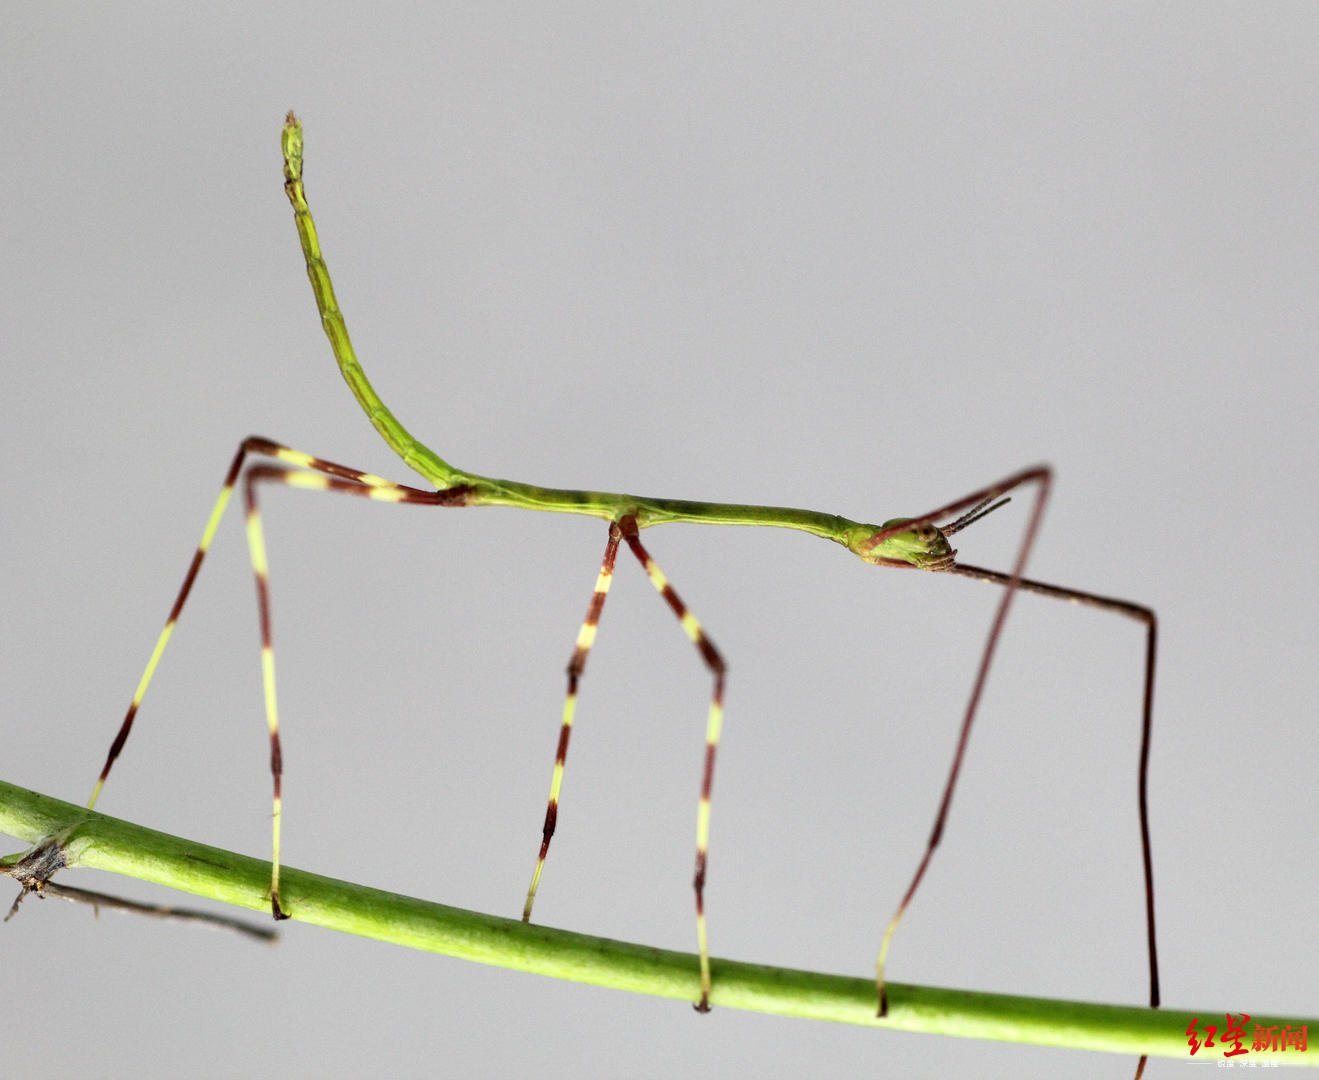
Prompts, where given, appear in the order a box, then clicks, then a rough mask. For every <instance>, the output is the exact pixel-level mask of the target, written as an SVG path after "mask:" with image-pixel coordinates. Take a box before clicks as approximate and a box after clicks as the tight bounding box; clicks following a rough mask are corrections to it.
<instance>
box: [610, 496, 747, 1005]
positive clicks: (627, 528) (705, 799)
mask: <svg viewBox="0 0 1319 1080" xmlns="http://www.w3.org/2000/svg"><path fill="white" fill-rule="evenodd" d="M620 525H621V527H622V532H623V539H624V540H626V541H627V545H628V547H630V548H631V549H632V554H633V555H635V556H636V557H637V560H638V561H639V562H640V563H641V565H642V566H643V567H645V569H646V576H647V577H648V578H650V583H651V584H652V585H654V586H655V588H656V590H658V592H659V594H660V595H661V596H662V597H664V600H665V602H666V603H667V604H668V605H669V607H671V608H672V609H673V613H674V614H675V615H676V616H678V620H679V621H680V622H681V623H682V628H683V629H684V630H685V631H687V636H688V637H689V638H691V641H692V644H693V645H695V646H696V651H697V652H699V653H700V654H701V659H702V660H703V661H704V662H705V666H706V667H708V668H709V669H710V674H711V675H713V676H714V690H713V692H712V693H711V695H710V716H709V720H708V721H707V723H706V730H705V766H704V769H703V770H702V773H701V802H700V806H699V808H698V809H697V814H696V876H695V878H694V879H693V881H692V885H693V887H694V888H695V890H696V941H697V945H698V948H699V951H700V954H701V1000H700V1001H699V1002H697V1003H696V1006H695V1007H696V1011H697V1012H709V1011H710V950H709V948H708V947H707V944H706V933H705V863H706V853H707V852H708V850H709V846H710V789H711V787H712V786H713V785H714V758H715V752H716V751H717V750H718V748H719V731H720V729H721V728H722V727H723V719H724V671H725V670H726V669H725V665H724V658H723V657H722V656H721V655H720V653H719V650H718V649H716V648H715V646H714V642H713V641H711V640H710V638H709V637H708V636H707V635H706V633H705V631H704V630H702V629H701V624H700V622H699V621H698V620H697V618H696V616H695V615H693V614H692V613H691V612H690V611H688V610H687V606H686V605H685V604H684V603H683V602H682V600H680V599H679V598H678V594H677V593H676V592H674V591H673V586H672V585H670V584H669V579H668V578H666V577H665V576H664V573H663V572H662V571H661V570H660V568H659V567H658V566H656V565H655V560H654V559H652V558H651V557H650V555H649V553H648V552H647V551H646V549H645V548H644V547H642V546H641V540H640V539H639V538H638V536H637V523H636V519H635V518H631V517H626V518H624V519H623V520H622V522H620Z"/></svg>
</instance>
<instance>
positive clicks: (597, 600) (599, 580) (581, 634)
mask: <svg viewBox="0 0 1319 1080" xmlns="http://www.w3.org/2000/svg"><path fill="white" fill-rule="evenodd" d="M622 537H623V534H622V532H621V531H620V530H619V527H618V526H617V525H616V524H613V523H611V524H610V526H609V543H608V544H606V545H605V557H604V559H603V560H601V562H600V573H599V574H598V575H597V576H596V579H595V592H593V593H592V594H591V606H590V607H588V608H587V609H586V618H585V619H583V620H582V627H581V629H580V630H578V631H577V644H576V645H575V646H574V648H573V651H572V658H571V659H570V660H569V661H568V692H567V693H566V694H565V695H564V699H563V722H562V723H561V724H560V725H559V745H558V748H557V749H556V750H555V753H554V775H553V777H552V778H551V779H550V799H549V803H548V805H547V806H546V807H545V826H544V828H543V829H542V831H541V841H540V854H539V855H538V856H537V858H536V869H535V870H534V871H533V872H532V875H531V885H530V886H529V887H528V889H527V900H526V903H525V904H523V906H522V921H523V922H530V921H531V908H532V905H533V904H534V903H535V902H536V890H537V888H539V887H540V875H541V873H542V871H544V869H545V856H546V855H547V854H548V853H549V850H550V839H551V838H552V837H553V836H554V826H555V824H556V823H557V822H558V818H559V790H560V789H561V788H562V787H563V766H564V763H565V762H566V761H567V760H568V738H569V736H571V734H572V721H573V713H574V712H575V711H576V709H577V683H578V681H579V680H580V679H581V677H582V672H584V671H585V670H586V658H587V657H588V656H590V655H591V646H592V645H593V644H595V634H596V629H597V628H598V627H599V625H600V614H601V612H603V611H604V609H605V597H607V596H608V595H609V585H610V583H611V582H612V581H613V580H614V561H615V560H616V559H617V557H618V544H619V541H620V540H621V539H622Z"/></svg>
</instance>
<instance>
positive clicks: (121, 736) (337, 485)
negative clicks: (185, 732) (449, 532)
mask: <svg viewBox="0 0 1319 1080" xmlns="http://www.w3.org/2000/svg"><path fill="white" fill-rule="evenodd" d="M249 454H261V455H264V456H267V457H272V458H275V459H277V460H278V461H282V462H285V463H286V464H285V465H282V466H278V465H257V466H254V467H253V468H251V469H249V470H248V472H247V474H246V483H245V489H244V490H245V496H246V500H247V523H248V524H247V534H248V543H249V547H250V550H251V556H252V568H253V571H254V573H255V574H256V579H257V598H258V604H259V606H260V612H261V649H262V673H263V680H264V686H265V696H266V720H267V725H268V727H269V730H270V749H271V755H270V756H271V762H270V764H271V772H272V774H273V776H274V790H275V802H274V805H275V816H274V861H273V867H272V872H271V911H272V913H273V914H274V915H275V917H276V918H281V917H284V913H283V912H282V910H281V908H280V906H279V890H278V884H279V820H280V799H279V786H280V771H281V761H280V751H279V724H278V720H277V711H276V707H275V665H274V655H273V653H272V652H271V649H270V610H269V588H268V583H267V568H266V554H265V543H264V540H263V538H262V534H261V519H260V514H259V512H258V510H257V503H256V494H255V490H254V485H255V484H257V483H260V482H263V481H265V482H278V483H283V484H287V485H289V486H292V487H305V488H315V489H318V490H323V491H344V492H347V493H349V494H354V495H363V496H366V497H367V498H372V499H378V500H381V501H384V502H408V503H421V504H425V505H432V506H462V505H464V504H465V503H466V501H467V495H468V489H466V488H462V487H456V488H451V489H448V490H446V491H425V490H422V489H420V488H412V487H406V486H404V485H402V484H395V483H393V482H391V481H389V480H385V479H383V478H382V477H379V476H375V475H373V474H371V473H366V472H361V471H360V470H358V469H350V468H348V467H347V466H345V465H337V464H335V463H334V462H332V461H325V460H323V459H321V458H315V457H312V456H311V455H310V454H304V453H302V452H301V451H299V450H293V449H291V448H289V447H287V446H283V445H281V444H280V443H276V442H272V441H271V440H269V439H263V438H260V437H258V436H252V437H250V438H247V439H244V440H243V442H242V444H241V445H240V446H239V448H238V452H237V453H236V454H235V455H234V458H233V461H232V462H231V463H230V465H229V471H228V472H227V473H226V474H225V478H224V486H223V487H222V488H221V489H220V495H219V498H217V499H216V501H215V506H214V507H213V508H212V510H211V516H210V518H209V519H208V520H207V522H206V528H205V530H204V531H203V533H202V538H201V542H200V543H199V544H198V545H197V550H196V552H195V553H194V554H193V557H192V562H191V563H189V565H188V572H187V574H185V575H184V578H183V585H182V586H181V587H180V588H179V592H178V595H177V596H176V597H175V599H174V606H173V607H172V608H170V613H169V617H168V618H167V619H166V620H165V627H164V629H163V630H161V632H160V636H159V637H158V638H157V639H156V645H155V648H154V649H153V650H152V652H151V658H150V659H149V660H148V661H147V666H146V670H145V671H144V672H143V673H142V678H141V679H140V680H139V681H138V684H137V689H136V690H135V691H134V692H133V699H132V701H131V702H130V703H129V706H128V712H127V713H126V714H125V716H124V719H123V722H122V723H121V724H120V725H119V731H118V732H117V733H116V734H115V737H114V741H113V742H112V743H111V744H110V751H109V753H108V754H107V755H106V759H105V764H104V765H103V766H102V767H101V773H100V776H99V777H98V778H97V781H96V786H95V787H94V788H93V789H92V795H91V798H90V799H88V801H87V807H88V809H92V808H93V807H95V806H96V801H97V799H98V798H99V797H100V794H101V789H102V788H103V787H104V786H105V781H106V779H107V777H108V776H109V775H110V769H111V767H112V766H113V765H114V762H115V759H116V758H118V757H119V754H120V752H121V751H122V750H123V748H124V744H125V743H126V742H127V741H128V735H129V732H131V731H132V729H133V721H134V720H135V719H136V717H137V712H138V709H139V708H140V707H141V704H142V699H143V697H144V696H145V695H146V691H147V687H148V686H149V685H150V683H151V679H152V677H153V676H154V675H155V672H156V667H157V665H158V664H159V663H160V658H161V656H162V655H163V654H164V652H165V646H166V645H168V644H169V640H170V637H171V636H172V635H173V633H174V626H175V624H176V623H177V622H178V620H179V615H180V614H181V612H182V611H183V605H184V604H185V603H186V602H187V599H188V594H189V593H190V592H191V591H192V586H193V583H194V582H195V581H196V580H197V574H198V573H199V572H200V570H201V566H202V562H203V561H204V560H205V558H206V552H207V551H208V550H209V548H210V545H211V541H212V539H213V538H214V536H215V531H216V529H217V528H218V527H219V525H220V519H221V518H222V517H223V516H224V511H225V508H226V507H227V506H228V505H229V497H230V495H232V494H233V489H234V485H235V484H236V483H237V481H238V476H239V474H240V472H242V469H243V464H244V462H245V461H246V460H247V457H248V455H249ZM288 466H295V467H296V468H289V467H288ZM303 470H316V471H315V472H307V471H303Z"/></svg>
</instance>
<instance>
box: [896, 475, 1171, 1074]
mask: <svg viewBox="0 0 1319 1080" xmlns="http://www.w3.org/2000/svg"><path fill="white" fill-rule="evenodd" d="M1051 479H1052V476H1051V473H1050V472H1049V470H1048V469H1047V468H1044V467H1037V468H1033V469H1026V470H1023V471H1022V472H1020V473H1017V474H1015V475H1014V476H1011V477H1008V478H1007V479H1006V480H1004V481H1001V482H1000V483H998V484H995V485H993V486H991V487H987V488H984V489H982V490H980V491H977V492H975V493H973V494H971V495H968V496H967V497H966V498H964V499H959V500H958V501H957V502H954V503H950V504H948V505H947V506H944V507H940V508H939V509H938V510H935V511H933V512H931V513H929V514H926V515H924V516H923V517H920V518H915V519H911V520H909V521H906V522H903V523H900V524H898V525H896V526H893V527H890V528H887V529H882V530H879V531H878V532H876V534H875V535H874V536H873V537H872V538H871V540H870V545H871V546H872V547H873V546H874V545H876V544H878V543H879V542H880V541H882V540H883V539H885V538H886V537H887V536H889V535H892V534H893V533H896V532H899V531H903V530H908V529H912V528H918V527H920V526H922V525H926V524H930V523H933V522H935V521H937V520H939V519H942V518H945V517H947V516H948V515H950V514H955V513H957V512H959V511H961V510H964V509H965V508H967V507H982V506H984V505H985V504H986V503H988V502H991V501H993V500H996V499H998V498H999V496H1001V495H1003V494H1005V493H1006V492H1008V491H1011V490H1012V489H1013V488H1016V487H1018V486H1020V485H1022V484H1026V483H1036V484H1038V485H1039V490H1038V493H1037V496H1036V500H1035V505H1034V507H1033V509H1032V512H1031V516H1030V519H1029V521H1028V523H1027V526H1026V531H1025V533H1024V535H1023V538H1022V542H1021V546H1020V547H1019V548H1018V552H1017V559H1016V563H1015V565H1014V566H1013V569H1012V572H1011V573H1007V574H1005V573H1002V572H1001V571H997V570H985V569H982V568H980V567H975V566H966V565H945V566H941V567H940V568H939V569H940V570H941V571H942V572H945V573H952V574H959V575H962V576H965V577H971V578H976V579H978V580H982V581H989V582H992V583H994V584H998V585H1002V586H1004V594H1003V599H1002V600H1001V601H1000V603H999V607H998V609H997V611H996V613H995V617H994V621H993V623H992V624H991V627H990V631H989V635H988V638H987V641H986V644H985V650H984V652H983V654H982V656H981V662H980V668H979V670H978V671H977V674H976V680H975V683H974V684H973V688H972V692H971V698H970V701H969V702H968V705H967V710H966V713H965V716H964V718H963V722H962V730H961V734H960V736H959V739H958V745H957V750H956V753H955V755H954V758H953V765H952V768H951V770H950V772H949V776H948V781H947V783H946V785H945V788H944V794H943V799H942V800H941V802H940V806H939V811H938V814H937V815H936V818H935V823H934V828H933V829H932V831H931V834H930V839H929V842H928V844H927V846H926V850H925V854H924V856H923V857H922V859H921V862H920V865H919V867H918V868H917V871H916V874H915V876H914V878H913V880H912V882H911V884H910V885H909V886H908V889H907V892H906V894H905V895H904V896H903V899H902V903H901V904H900V905H899V908H898V911H897V913H896V914H895V915H894V916H893V919H892V921H891V922H890V923H889V926H888V928H887V930H886V931H885V934H884V939H883V943H882V944H881V946H880V954H879V960H878V963H877V965H876V968H877V970H876V977H877V984H878V990H879V1015H881V1016H883V1015H884V1014H885V1013H886V1011H887V997H886V995H885V993H884V962H885V959H886V957H887V954H888V948H889V944H890V942H891V940H892V937H893V934H894V932H895V930H896V929H897V925H898V923H899V921H900V920H901V918H902V915H903V913H904V911H905V910H906V907H907V905H908V904H909V903H910V901H911V898H912V896H913V895H914V894H915V891H916V888H917V886H918V885H919V884H920V881H921V878H922V877H923V875H924V873H925V870H926V867H927V866H928V865H929V861H930V858H931V856H932V855H933V852H934V849H935V848H936V847H937V846H938V844H939V840H940V839H941V837H942V833H943V827H944V824H945V822H946V819H947V815H948V810H949V806H950V804H951V801H952V792H953V789H954V787H955V785H956V781H957V775H958V772H959V771H960V768H961V762H962V757H963V755H964V753H965V749H966V743H967V739H968V737H969V734H970V727H971V723H972V721H973V720H974V717H975V710H976V706H977V705H978V703H979V698H980V694H981V692H982V690H983V688H984V683H985V679H986V676H987V673H988V669H989V664H990V662H991V661H992V659H993V653H994V649H995V647H996V646H997V643H998V637H999V635H1000V633H1001V631H1002V628H1003V623H1004V621H1005V619H1006V617H1007V611H1008V607H1009V605H1010V603H1011V600H1012V597H1013V595H1014V593H1015V592H1017V591H1018V590H1021V591H1025V592H1033V593H1038V594H1040V595H1044V596H1052V597H1055V598H1057V599H1062V600H1067V601H1068V602H1070V603H1076V604H1082V605H1085V606H1089V607H1098V608H1102V609H1104V610H1107V611H1113V612H1116V613H1117V614H1121V615H1125V616H1127V617H1128V618H1132V619H1135V620H1137V621H1138V622H1141V623H1143V624H1144V625H1145V627H1146V641H1145V678H1144V692H1143V695H1142V707H1141V744H1140V758H1139V766H1138V770H1137V803H1138V810H1139V817H1140V834H1141V854H1142V863H1143V876H1144V886H1145V914H1146V942H1147V950H1148V955H1149V981H1150V1005H1151V1006H1152V1007H1157V1006H1158V1005H1159V1001H1160V992H1159V970H1158V950H1157V945H1156V936H1155V925H1154V870H1153V857H1152V852H1151V847H1150V827H1149V804H1148V774H1149V753H1150V738H1151V731H1152V720H1153V705H1154V671H1155V659H1156V652H1157V636H1158V635H1157V619H1156V617H1155V614H1154V612H1153V610H1151V609H1150V608H1148V607H1145V606H1144V605H1141V604H1135V603H1132V602H1130V601H1127V600H1119V599H1117V598H1115V597H1108V596H1100V595H1098V594H1095V593H1088V592H1084V591H1082V590H1079V589H1070V588H1065V587H1063V586H1059V585H1050V584H1047V583H1045V582H1040V581H1034V580H1031V579H1029V578H1023V577H1022V576H1021V575H1022V572H1023V571H1024V569H1025V565H1026V560H1027V558H1028V557H1029V555H1030V550H1031V547H1032V546H1033V544H1034V541H1035V534H1036V532H1037V530H1038V527H1039V522H1040V519H1041V517H1042V515H1043V510H1044V504H1045V500H1046V499H1047V496H1048V489H1049V485H1050V483H1051ZM986 512H987V511H986ZM975 516H976V514H975V511H974V510H973V511H972V512H971V513H970V514H968V515H967V517H966V518H964V519H961V520H959V522H957V523H955V528H954V527H948V526H945V528H944V532H945V534H951V533H952V532H954V531H956V529H958V528H963V527H965V525H966V524H968V523H969V521H970V520H973V519H974V517H975ZM895 565H901V564H895ZM1143 1064H1144V1059H1143V1058H1142V1059H1141V1065H1140V1066H1138V1070H1137V1076H1139V1075H1140V1070H1141V1069H1142V1068H1143Z"/></svg>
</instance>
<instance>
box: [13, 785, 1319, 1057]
mask: <svg viewBox="0 0 1319 1080" xmlns="http://www.w3.org/2000/svg"><path fill="white" fill-rule="evenodd" d="M0 832H4V833H6V834H8V835H10V836H14V837H18V838H19V839H21V840H24V841H27V842H29V843H37V842H39V841H42V840H44V839H48V838H51V837H57V838H58V847H59V849H60V851H61V852H62V856H63V859H62V861H63V862H65V863H66V864H67V866H68V867H70V868H73V867H90V868H95V869H100V870H109V871H111V872H114V873H118V874H126V875H128V876H130V877H135V878H139V879H141V880H143V881H151V882H155V883H157V884H160V885H166V886H168V887H170V888H174V889H181V890H183V891H185V892H190V893H194V894H195V895H198V896H205V897H209V898H210V899H212V900H219V901H221V902H223V903H227V904H235V905H238V906H240V907H245V908H251V909H252V910H254V911H261V912H268V911H269V910H270V896H269V882H270V866H269V864H268V863H266V862H263V861H259V860H257V859H251V858H248V857H246V856H243V855H237V854H235V853H233V852H229V851H222V850H220V849H218V848H212V847H206V846H205V845H202V844H196V843H193V842H191V841H189V840H183V839H180V838H178V837H174V836H170V835H168V834H167V833H161V832H156V831H154V830H152V829H146V828H143V827H142V826H139V825H133V824H130V823H129V822H126V821H121V820H119V819H117V818H112V817H107V816H105V815H104V814H98V813H95V812H93V811H89V810H87V809H85V808H84V807H81V806H75V805H73V804H72V803H66V802H61V801H59V800H57V799H52V798H50V797H49V796H46V795H41V794H38V793H37V792H33V791H28V790H25V789H23V788H20V787H16V786H14V785H12V784H7V783H4V782H3V781H0ZM17 861H18V859H17V857H14V858H10V859H6V860H4V862H5V863H6V864H8V865H10V866H12V865H13V864H14V863H16V862H17ZM57 861H58V860H57ZM280 891H281V897H282V898H283V899H285V900H286V901H287V906H288V908H289V909H290V910H291V911H292V917H293V918H294V919H296V920H299V921H302V922H308V923H314V924H316V925H318V926H324V927H328V928H330V929H333V930H342V931H345V932H347V933H350V934H358V935H360V936H362V937H369V938H376V939H378V940H380V941H388V942H392V943H393V944H396V945H405V946H408V947H410V948H415V949H425V950H428V951H430V952H438V953H444V954H446V955H448V956H456V957H460V958H463V959H466V960H475V961H478V962H480V963H484V964H495V965H498V966H501V967H509V968H515V969H517V970H519V971H528V972H533V973H536V974H540V975H549V976H551V977H554V978H560V979H571V980H575V981H578V982H585V983H593V984H596V985H599V986H610V987H614V988H615V989H619V990H629V991H633V992H635V993H644V994H653V995H656V996H659V997H668V998H677V999H682V1000H687V1001H695V1000H697V998H698V997H699V996H700V974H699V966H698V962H697V958H696V956H695V955H692V954H688V953H679V952H671V951H668V950H664V949H652V948H649V947H647V946H644V945H635V944H630V943H627V942H621V941H612V940H609V939H607V938H597V937H589V936H587V935H585V934H575V933H569V932H568V931H565V930H554V929H551V928H549V927H545V926H535V925H527V924H525V923H522V922H520V921H518V920H515V919H504V918H499V917H496V916H494V915H484V914H480V913H478V912H472V911H464V910H462V909H460V908H453V907H447V906H445V905H443V904H434V903H430V902H427V901H424V900H417V899H413V898H411V897H407V896H400V895H397V894H395V893H387V892H382V891H380V890H378V889H371V888H368V887H366V886H364V885H354V884H351V883H349V882H345V881H337V880H334V879H332V878H326V877H321V876H319V875H317V874H309V873H306V872H304V871H301V870H294V869H292V868H286V869H285V870H284V872H283V876H282V877H281V886H280ZM7 932H9V933H13V932H15V929H14V927H11V928H10V929H9V931H7ZM711 966H712V972H713V977H714V992H713V994H712V997H711V1003H712V1004H713V1005H714V1007H715V1008H734V1009H748V1010H751V1011H755V1012H768V1013H778V1014H781V1015H785V1016H797V1017H803V1018H806V1019H814V1020H833V1021H838V1022H843V1023H851V1024H863V1025H866V1026H870V1027H877V1028H895V1029H900V1030H905V1031H924V1032H931V1033H937V1034H943V1035H957V1036H962V1037H967V1038H977V1039H994V1040H1001V1041H1010V1042H1024V1043H1036V1044H1039V1045H1044V1046H1065V1047H1070V1048H1073V1049H1083V1050H1105V1051H1111V1052H1113V1053H1120V1054H1128V1055H1137V1054H1142V1053H1144V1054H1157V1055H1162V1056H1166V1057H1180V1058H1186V1057H1187V1055H1188V1045H1187V1037H1186V1034H1185V1032H1186V1028H1187V1025H1188V1024H1189V1023H1190V1022H1191V1020H1192V1018H1193V1017H1200V1018H1201V1019H1202V1020H1204V1021H1205V1022H1206V1023H1208V1022H1213V1020H1212V1019H1211V1018H1218V1019H1219V1021H1220V1022H1221V1018H1222V1017H1223V1015H1224V1013H1225V1012H1226V1010H1224V1009H1218V1008H1216V1009H1202V1010H1199V1011H1198V1012H1186V1011H1180V1010H1179V1011H1173V1010H1154V1009H1147V1008H1137V1007H1132V1006H1119V1005H1096V1004H1089V1003H1084V1002H1073V1001H1057V1000H1051V999H1047V998H1027V997H1014V996H1009V995H1006V994H986V993H972V992H968V991H961V990H946V989H940V988H937V987H926V986H913V985H907V984H903V983H890V984H889V1014H888V1016H887V1017H885V1018H884V1019H883V1020H878V1019H876V1017H875V984H874V980H873V978H851V977H847V976H842V975H826V974H821V973H816V972H809V971H797V970H792V969H788V968H776V967H767V966H764V965H758V964H746V963H740V962H737V961H733V960H720V959H714V960H712V961H711ZM1252 1022H1253V1023H1258V1024H1262V1025H1263V1026H1265V1027H1270V1026H1273V1025H1278V1026H1279V1027H1281V1026H1283V1025H1289V1026H1291V1027H1292V1028H1298V1027H1300V1026H1302V1025H1306V1024H1308V1025H1310V1026H1311V1027H1314V1028H1315V1030H1316V1032H1317V1033H1319V1020H1313V1019H1312V1020H1306V1019H1300V1018H1294V1017H1292V1018H1287V1017H1274V1016H1269V1017H1264V1016H1262V1015H1261V1016H1255V1015H1253V1014H1252ZM1200 1053H1201V1054H1206V1055H1207V1051H1206V1050H1201V1051H1200ZM1214 1056H1217V1054H1216V1053H1215V1054H1214ZM1273 1058H1276V1059H1277V1060H1279V1061H1287V1062H1289V1063H1292V1064H1316V1065H1319V1053H1308V1052H1307V1053H1297V1052H1296V1051H1294V1050H1293V1051H1291V1052H1283V1051H1279V1052H1274V1053H1270V1052H1267V1051H1256V1050H1251V1052H1250V1060H1251V1061H1259V1060H1261V1059H1273Z"/></svg>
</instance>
